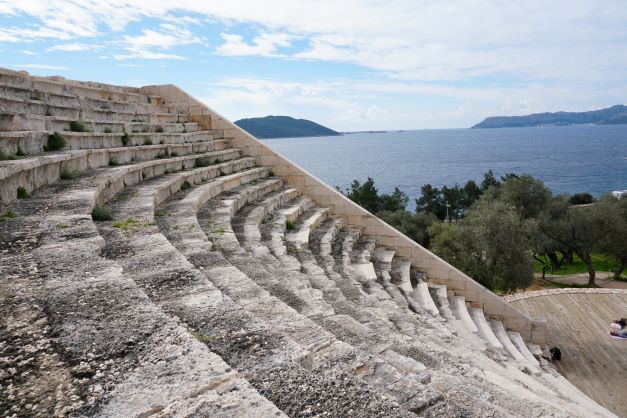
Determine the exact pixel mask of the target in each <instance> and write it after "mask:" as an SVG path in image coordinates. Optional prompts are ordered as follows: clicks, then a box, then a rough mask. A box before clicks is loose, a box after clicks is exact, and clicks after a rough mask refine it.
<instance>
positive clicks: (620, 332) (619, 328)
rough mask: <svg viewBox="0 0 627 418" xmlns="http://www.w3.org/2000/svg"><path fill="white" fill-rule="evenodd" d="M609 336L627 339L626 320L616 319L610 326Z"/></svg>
mask: <svg viewBox="0 0 627 418" xmlns="http://www.w3.org/2000/svg"><path fill="white" fill-rule="evenodd" d="M610 328H611V329H610V334H611V335H613V336H615V337H621V338H627V318H621V319H617V320H616V321H614V322H612V325H610Z"/></svg>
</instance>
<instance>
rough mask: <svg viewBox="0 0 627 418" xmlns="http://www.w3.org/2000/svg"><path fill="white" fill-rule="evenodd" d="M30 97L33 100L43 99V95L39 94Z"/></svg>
mask: <svg viewBox="0 0 627 418" xmlns="http://www.w3.org/2000/svg"><path fill="white" fill-rule="evenodd" d="M30 99H31V100H39V101H41V97H39V96H34V95H33V96H30Z"/></svg>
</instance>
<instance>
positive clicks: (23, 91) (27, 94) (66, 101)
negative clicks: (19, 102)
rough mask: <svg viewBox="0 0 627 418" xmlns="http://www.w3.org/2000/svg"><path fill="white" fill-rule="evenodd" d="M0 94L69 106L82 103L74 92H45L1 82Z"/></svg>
mask: <svg viewBox="0 0 627 418" xmlns="http://www.w3.org/2000/svg"><path fill="white" fill-rule="evenodd" d="M0 96H1V97H12V98H16V99H30V100H39V101H41V102H44V103H51V104H54V105H62V106H69V107H78V106H79V104H80V101H79V100H80V99H79V98H78V97H77V96H76V95H74V94H68V93H63V92H58V93H52V92H45V91H42V90H37V89H34V88H26V87H20V86H15V85H11V84H7V83H0Z"/></svg>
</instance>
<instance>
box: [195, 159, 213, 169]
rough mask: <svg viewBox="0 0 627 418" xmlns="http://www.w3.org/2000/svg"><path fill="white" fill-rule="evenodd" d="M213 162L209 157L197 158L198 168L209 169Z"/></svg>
mask: <svg viewBox="0 0 627 418" xmlns="http://www.w3.org/2000/svg"><path fill="white" fill-rule="evenodd" d="M210 165H212V162H211V160H210V159H209V158H207V157H201V158H196V167H209V166H210Z"/></svg>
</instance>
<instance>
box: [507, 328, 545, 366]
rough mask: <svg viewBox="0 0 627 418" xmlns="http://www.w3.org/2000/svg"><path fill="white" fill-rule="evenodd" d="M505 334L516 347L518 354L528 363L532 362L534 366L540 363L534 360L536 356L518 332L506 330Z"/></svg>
mask: <svg viewBox="0 0 627 418" xmlns="http://www.w3.org/2000/svg"><path fill="white" fill-rule="evenodd" d="M507 336H508V337H509V339H510V340H511V342H512V344H513V345H514V346H515V347H516V349H518V351H519V352H520V354H522V356H523V357H524V358H525V359H526V360H527V361H528V362H529V364H532V365H534V366H539V365H540V363H538V360H536V358H535V357H534V356H533V354H531V352H530V351H529V349H528V348H527V345H526V344H525V342H524V341H523V339H522V337H521V336H520V334H519V333H517V332H515V331H507Z"/></svg>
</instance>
